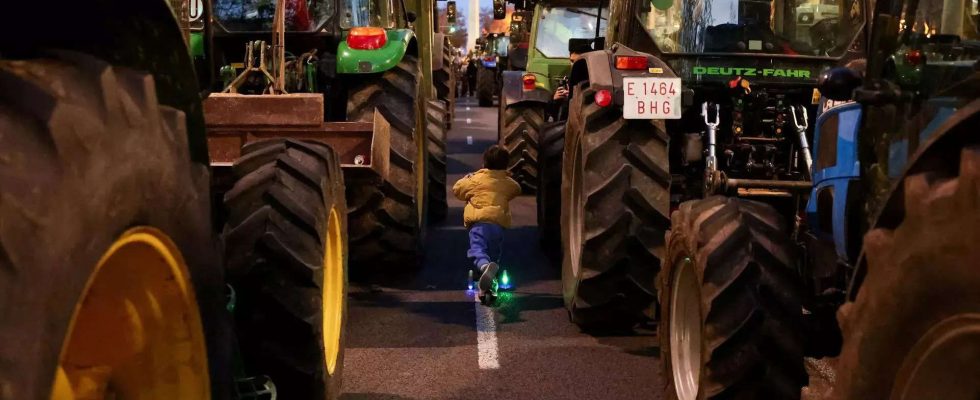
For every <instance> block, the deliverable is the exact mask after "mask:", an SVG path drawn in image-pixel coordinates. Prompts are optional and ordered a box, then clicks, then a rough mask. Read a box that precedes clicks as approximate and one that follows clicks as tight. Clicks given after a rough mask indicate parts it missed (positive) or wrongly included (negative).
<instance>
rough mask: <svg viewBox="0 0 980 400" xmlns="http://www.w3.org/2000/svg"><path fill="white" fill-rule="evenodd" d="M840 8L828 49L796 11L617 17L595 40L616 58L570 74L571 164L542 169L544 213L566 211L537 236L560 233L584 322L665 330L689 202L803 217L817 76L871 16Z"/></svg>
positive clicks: (660, 5) (565, 139) (655, 8)
mask: <svg viewBox="0 0 980 400" xmlns="http://www.w3.org/2000/svg"><path fill="white" fill-rule="evenodd" d="M837 5H838V7H839V8H841V9H846V10H848V11H849V12H851V11H852V10H853V13H852V14H845V13H841V15H847V16H848V18H842V19H841V20H840V24H838V25H835V26H834V28H835V29H834V30H833V31H832V32H831V33H830V35H831V38H830V39H827V38H824V37H817V36H818V35H812V36H811V40H810V41H799V40H796V38H797V37H798V36H797V35H796V32H797V31H798V30H799V29H800V28H799V27H798V26H797V22H798V21H799V19H798V18H797V16H796V15H795V12H796V9H797V6H798V3H797V2H785V1H775V2H769V1H756V0H741V1H737V2H730V5H729V6H725V7H724V10H722V9H721V8H717V9H715V8H712V7H719V5H717V4H713V3H712V2H687V1H680V0H677V1H671V0H654V1H648V0H623V1H614V2H611V3H610V4H609V15H610V16H609V18H608V21H610V23H609V27H608V28H606V29H605V30H604V32H605V37H604V39H600V40H597V41H596V42H597V44H602V45H603V46H604V47H605V48H604V49H603V50H601V51H593V52H589V53H585V54H584V55H583V56H582V58H581V59H579V60H578V61H576V62H575V63H574V64H573V65H572V67H571V72H570V73H569V83H568V85H569V87H570V90H571V100H570V102H569V106H568V108H569V115H568V121H567V123H566V124H565V125H564V128H565V129H564V131H559V132H558V133H557V136H558V137H557V138H555V137H552V138H551V139H550V140H549V143H551V144H550V145H549V148H550V149H551V150H550V151H551V152H552V153H555V152H561V154H562V156H561V157H560V158H554V157H551V158H546V157H542V159H545V160H548V161H547V162H544V163H541V168H542V169H543V170H548V171H551V172H550V173H551V174H552V175H551V176H547V177H542V180H550V181H551V182H555V181H558V182H560V185H559V184H551V185H542V186H541V187H539V198H540V199H546V201H542V202H541V203H543V204H540V205H539V206H540V207H541V208H543V209H544V210H545V211H546V212H547V210H556V209H560V212H555V211H552V214H551V215H550V216H549V217H548V218H544V219H543V220H544V221H543V223H544V225H543V226H542V228H541V229H542V231H547V232H560V237H561V246H560V249H561V254H560V259H561V264H562V281H563V285H562V286H563V295H564V299H565V305H566V307H567V308H568V310H569V314H570V316H571V318H572V320H573V321H574V322H575V323H577V324H579V325H580V326H581V327H583V328H586V329H592V328H595V327H618V328H629V327H631V326H633V325H634V324H636V323H638V322H642V321H645V320H658V319H660V320H661V321H664V318H666V317H665V316H664V313H663V311H662V310H661V309H660V308H659V307H658V306H657V304H658V298H657V296H658V293H659V294H662V293H663V290H658V280H659V279H661V277H662V274H661V271H660V270H661V265H664V268H669V265H668V264H666V262H667V260H666V258H665V257H666V256H667V255H668V247H667V243H666V242H665V239H664V237H665V236H664V235H665V233H666V232H667V231H668V230H670V229H671V226H672V222H671V217H670V214H671V210H672V209H674V208H675V207H676V206H677V205H678V204H680V203H682V202H684V201H686V200H692V199H703V198H707V197H711V196H724V198H738V199H741V198H752V199H762V200H764V201H766V202H769V203H771V204H775V205H777V206H778V207H781V209H782V210H784V211H786V213H787V215H790V213H791V211H793V212H795V211H798V210H801V209H802V205H803V204H805V201H804V200H805V196H806V194H807V192H808V190H809V188H810V187H811V176H810V172H809V171H810V169H809V167H810V162H811V161H810V159H809V151H808V150H807V149H808V148H809V143H810V142H812V135H813V134H812V132H813V130H812V129H810V128H809V127H810V126H813V123H812V122H813V121H812V120H813V116H814V115H815V114H816V108H817V102H818V101H819V95H818V92H817V91H816V85H817V76H818V75H819V74H820V72H821V71H823V70H825V69H827V68H830V67H833V66H838V65H845V64H847V63H849V62H851V61H852V60H855V59H858V58H861V57H863V54H864V47H865V40H864V37H863V36H862V31H863V27H864V26H865V19H864V18H865V11H866V5H865V4H864V3H863V2H861V1H857V2H855V1H854V0H840V1H838V2H837ZM713 10H714V11H713ZM820 32H823V31H820ZM530 70H531V69H530V68H529V71H530ZM555 164H558V165H555ZM558 171H560V174H561V175H560V177H557V176H553V175H554V174H556V173H558ZM542 191H543V192H544V193H541V192H542ZM732 201H735V200H732ZM556 214H557V215H556ZM793 215H795V214H793ZM539 224H541V223H540V222H539ZM675 224H676V223H675ZM556 225H557V226H556ZM713 227H714V228H717V232H718V234H721V235H731V234H732V232H730V231H728V230H726V229H723V228H724V225H718V226H713ZM738 238H739V239H744V237H743V236H738ZM732 249H733V248H728V247H726V248H724V249H723V250H726V251H732ZM724 259H725V258H724V257H722V258H721V259H720V260H724ZM730 261H731V262H738V261H739V260H735V259H731V260H730ZM720 276H725V275H720ZM665 325H666V323H665V322H662V323H661V325H660V326H661V327H662V326H665Z"/></svg>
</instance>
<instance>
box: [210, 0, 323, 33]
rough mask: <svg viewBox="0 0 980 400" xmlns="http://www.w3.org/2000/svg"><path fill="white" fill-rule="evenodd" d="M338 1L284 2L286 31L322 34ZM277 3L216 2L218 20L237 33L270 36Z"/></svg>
mask: <svg viewBox="0 0 980 400" xmlns="http://www.w3.org/2000/svg"><path fill="white" fill-rule="evenodd" d="M334 1H335V0H284V2H285V5H286V21H285V24H286V30H287V31H293V32H311V31H317V30H320V29H321V28H322V27H323V26H324V25H325V24H326V23H327V21H328V20H329V19H330V18H331V17H332V16H333V14H334ZM275 14H276V0H214V17H215V18H216V19H217V20H218V22H220V23H221V25H222V26H223V27H224V28H225V29H227V30H229V31H233V32H270V31H272V28H273V26H272V20H273V18H275Z"/></svg>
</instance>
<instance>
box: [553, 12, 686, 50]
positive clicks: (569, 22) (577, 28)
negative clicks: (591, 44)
mask: <svg viewBox="0 0 980 400" xmlns="http://www.w3.org/2000/svg"><path fill="white" fill-rule="evenodd" d="M678 1H680V0H678ZM608 19H609V9H608V8H603V9H602V17H601V18H599V15H598V10H597V9H596V8H594V7H593V8H581V7H545V8H544V9H543V10H541V19H540V20H539V21H538V29H537V31H536V32H535V35H534V37H535V38H534V40H535V44H534V48H535V49H537V50H538V51H540V52H541V54H543V55H544V56H545V57H549V58H568V39H572V38H576V39H594V38H595V37H596V28H597V25H598V30H599V36H600V37H603V36H606V25H608Z"/></svg>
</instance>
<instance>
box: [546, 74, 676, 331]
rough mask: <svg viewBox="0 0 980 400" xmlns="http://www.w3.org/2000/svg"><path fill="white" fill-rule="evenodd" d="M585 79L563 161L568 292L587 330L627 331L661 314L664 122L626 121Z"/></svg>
mask: <svg viewBox="0 0 980 400" xmlns="http://www.w3.org/2000/svg"><path fill="white" fill-rule="evenodd" d="M594 96H595V89H594V88H591V87H588V86H586V85H585V84H580V85H579V87H578V88H576V90H575V95H574V97H573V98H572V100H571V111H570V113H569V115H570V117H571V118H570V119H569V120H568V124H567V131H566V141H565V143H566V145H565V149H564V150H565V153H564V156H563V159H564V165H562V219H561V231H562V244H563V246H562V247H563V254H562V256H563V257H562V293H563V297H564V300H565V306H566V308H568V311H569V314H570V316H571V319H572V321H573V322H575V323H576V324H578V325H579V326H580V327H582V328H583V329H626V328H629V327H631V326H633V325H634V324H636V323H637V322H640V321H642V320H643V319H644V318H652V317H654V316H655V307H654V304H655V302H656V279H657V272H658V271H659V270H660V260H661V259H662V257H663V252H664V233H665V232H666V231H667V229H668V226H669V222H670V221H669V219H668V217H667V213H668V211H669V207H670V204H669V200H670V197H669V194H670V175H669V173H668V171H669V169H668V161H667V141H668V136H667V133H666V130H665V129H664V124H663V121H648V120H626V119H623V117H622V111H621V110H620V109H619V108H617V107H601V106H599V105H597V104H595V98H594Z"/></svg>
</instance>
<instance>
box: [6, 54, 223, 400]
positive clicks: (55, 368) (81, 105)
mask: <svg viewBox="0 0 980 400" xmlns="http://www.w3.org/2000/svg"><path fill="white" fill-rule="evenodd" d="M53 57H54V58H47V59H34V60H30V61H13V60H0V132H2V134H0V160H2V161H0V188H2V193H3V195H2V198H0V221H2V222H0V271H2V272H0V315H2V316H3V317H2V320H3V322H2V323H0V341H2V342H3V345H0V360H3V362H0V382H2V384H0V387H2V389H0V393H2V395H0V397H3V398H9V399H48V398H58V399H61V398H99V399H101V398H117V397H118V398H173V399H203V398H228V397H229V395H230V393H228V389H229V388H231V384H232V382H231V379H230V378H231V373H232V370H231V348H230V343H232V342H233V338H232V337H231V319H230V318H229V315H228V313H227V311H225V301H224V297H225V287H224V282H223V281H224V278H223V276H222V270H221V267H220V264H219V262H220V261H219V259H220V257H219V254H218V245H217V238H216V237H215V235H214V231H213V230H212V228H211V212H210V198H209V196H208V193H209V192H208V184H209V174H208V168H207V166H206V165H203V164H198V163H194V162H193V161H191V157H190V153H189V149H188V132H187V124H186V118H185V116H184V113H183V112H181V111H178V110H176V109H174V108H170V107H167V106H164V105H161V104H159V103H158V101H157V95H156V86H155V84H154V80H153V78H152V77H151V76H150V75H147V74H144V73H140V72H136V71H133V70H130V69H127V68H120V67H113V66H111V65H109V64H106V63H105V62H102V61H100V60H97V59H95V58H92V57H89V56H86V55H81V54H78V53H57V55H55V56H53ZM209 368H210V373H209ZM209 387H210V388H211V392H208V388H209Z"/></svg>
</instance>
